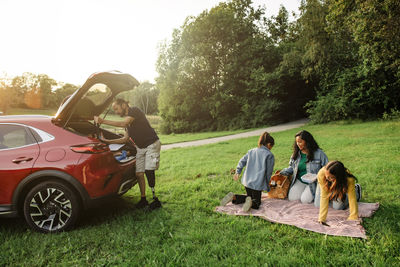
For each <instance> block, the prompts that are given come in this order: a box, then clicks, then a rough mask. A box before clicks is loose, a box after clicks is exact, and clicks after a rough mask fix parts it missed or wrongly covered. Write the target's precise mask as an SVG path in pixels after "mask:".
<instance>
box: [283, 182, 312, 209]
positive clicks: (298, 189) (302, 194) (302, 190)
mask: <svg viewBox="0 0 400 267" xmlns="http://www.w3.org/2000/svg"><path fill="white" fill-rule="evenodd" d="M288 199H289V200H290V201H293V200H300V201H301V203H305V204H309V203H312V201H313V200H314V196H313V195H312V193H311V190H310V186H309V185H308V184H304V183H302V182H301V181H300V180H299V179H297V180H296V181H295V182H294V184H293V186H292V187H291V188H290V189H289V194H288Z"/></svg>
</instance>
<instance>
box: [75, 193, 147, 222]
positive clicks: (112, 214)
mask: <svg viewBox="0 0 400 267" xmlns="http://www.w3.org/2000/svg"><path fill="white" fill-rule="evenodd" d="M136 202H137V200H135V199H134V198H133V197H130V196H124V197H113V198H109V199H107V200H106V201H103V202H101V203H98V204H97V205H96V206H94V207H92V208H90V209H88V210H85V211H84V212H83V214H82V215H81V217H80V219H79V221H78V223H77V225H76V228H86V227H90V226H95V225H101V224H104V223H107V222H110V221H113V220H115V219H116V218H119V217H122V216H125V215H127V214H130V215H132V214H139V213H140V214H143V211H142V210H140V209H137V208H136V207H135V204H136Z"/></svg>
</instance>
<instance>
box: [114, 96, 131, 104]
mask: <svg viewBox="0 0 400 267" xmlns="http://www.w3.org/2000/svg"><path fill="white" fill-rule="evenodd" d="M114 104H116V105H118V106H122V105H123V104H126V105H127V106H129V103H128V101H126V100H124V99H122V98H117V99H115V100H114Z"/></svg>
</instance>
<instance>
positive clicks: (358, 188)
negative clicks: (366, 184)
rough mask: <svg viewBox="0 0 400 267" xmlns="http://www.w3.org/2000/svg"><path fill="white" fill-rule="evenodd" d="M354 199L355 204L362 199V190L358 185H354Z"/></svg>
mask: <svg viewBox="0 0 400 267" xmlns="http://www.w3.org/2000/svg"><path fill="white" fill-rule="evenodd" d="M356 197H357V202H359V201H360V200H361V197H362V189H361V185H360V184H356Z"/></svg>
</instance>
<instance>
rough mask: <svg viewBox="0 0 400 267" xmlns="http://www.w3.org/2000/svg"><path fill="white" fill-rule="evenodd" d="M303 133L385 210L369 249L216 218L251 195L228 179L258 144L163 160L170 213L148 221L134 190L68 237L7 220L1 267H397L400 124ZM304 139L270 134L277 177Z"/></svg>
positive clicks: (180, 152) (370, 223) (1, 223)
mask: <svg viewBox="0 0 400 267" xmlns="http://www.w3.org/2000/svg"><path fill="white" fill-rule="evenodd" d="M302 129H307V130H309V131H310V132H311V133H312V134H313V135H314V137H315V138H316V140H317V142H318V143H319V145H320V146H321V148H322V149H323V150H324V151H325V152H326V154H327V155H328V157H329V159H330V160H334V159H339V160H341V161H343V162H344V163H345V165H346V166H347V167H348V168H349V169H350V170H351V171H352V172H353V173H354V174H355V175H356V176H357V178H358V181H359V183H361V184H362V186H363V201H364V202H380V204H381V206H380V208H379V210H378V211H377V212H376V213H375V215H374V216H373V217H372V218H366V219H364V222H363V225H364V227H365V229H366V231H367V235H368V239H367V240H362V239H356V238H348V237H335V236H325V235H321V234H317V233H313V232H310V231H305V230H301V229H298V228H296V227H294V226H288V225H281V224H274V223H270V222H268V221H265V220H262V219H260V218H257V217H239V216H229V215H225V214H219V213H215V212H214V208H215V206H217V205H218V204H219V200H220V199H221V198H222V197H223V196H224V195H225V194H226V193H227V192H229V191H233V192H237V193H240V192H244V189H243V187H242V186H241V184H240V183H239V182H235V181H233V180H232V176H231V175H230V174H229V172H230V169H231V168H235V166H236V164H237V162H238V160H239V159H240V157H241V156H242V155H243V154H244V153H246V151H247V150H248V149H250V148H253V147H255V146H256V143H257V139H258V137H251V138H246V139H238V140H232V141H229V142H222V143H218V144H212V145H207V146H201V147H197V148H193V147H191V148H177V149H171V150H167V151H163V152H162V154H161V168H160V170H159V171H158V172H157V187H156V189H157V194H158V196H159V198H160V200H161V201H162V202H163V208H162V209H159V210H156V211H153V212H151V213H145V212H143V211H139V210H136V209H135V208H134V204H135V203H136V202H137V201H139V189H138V187H137V186H136V187H135V188H133V189H132V190H131V191H130V192H128V194H126V195H125V196H123V197H122V198H120V199H116V200H114V201H113V202H110V203H108V204H107V205H104V206H102V207H99V208H95V209H91V210H89V211H88V212H86V213H85V214H84V216H83V218H82V220H81V221H80V222H79V224H78V225H77V227H76V228H75V229H74V230H72V231H69V232H64V233H60V234H54V235H43V234H39V233H35V232H32V231H30V230H27V228H26V226H25V223H24V221H23V220H22V219H0V240H1V241H2V242H1V244H0V250H1V253H0V266H3V265H10V266H16V265H18V266H44V265H50V266H55V265H61V266H70V265H73V266H93V265H95V266H115V265H123V266H128V265H129V266H131V265H132V266H160V265H161V266H165V265H167V266H182V265H184V266H232V265H233V266H243V265H250V266H261V265H262V266H289V265H290V266H293V265H295V266H300V265H305V266H308V265H311V266H315V265H327V266H337V265H346V266H370V265H374V266H400V256H399V251H400V183H399V176H400V134H399V132H400V122H399V121H391V122H367V123H357V122H355V123H345V122H344V123H337V124H327V125H310V126H305V127H303V128H302ZM298 130H299V129H293V130H288V131H284V132H280V133H274V134H272V136H273V137H274V138H275V142H276V145H275V147H274V148H273V150H272V152H273V153H274V154H275V158H276V164H275V169H281V168H284V167H286V166H287V163H288V161H289V157H290V155H291V146H292V143H293V140H294V134H295V133H296V132H297V131H298ZM148 199H150V195H149V197H148ZM328 216H329V215H328ZM316 219H317V218H316Z"/></svg>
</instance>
